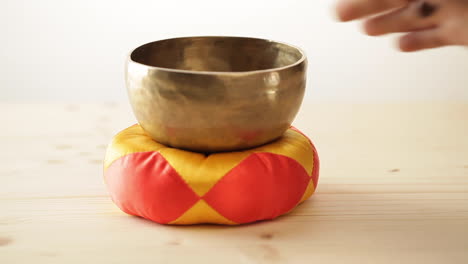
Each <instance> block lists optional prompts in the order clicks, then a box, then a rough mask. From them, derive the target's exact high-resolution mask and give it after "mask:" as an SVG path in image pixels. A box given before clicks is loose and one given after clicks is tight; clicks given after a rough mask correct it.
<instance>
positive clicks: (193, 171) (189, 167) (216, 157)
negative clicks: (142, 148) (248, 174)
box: [159, 148, 250, 197]
mask: <svg viewBox="0 0 468 264" xmlns="http://www.w3.org/2000/svg"><path fill="white" fill-rule="evenodd" d="M159 152H160V153H161V155H162V156H163V157H164V158H165V159H166V161H167V162H168V163H169V164H170V165H171V166H172V168H174V169H175V170H176V171H177V173H178V174H179V175H180V176H181V177H182V178H183V179H184V180H185V182H187V184H188V185H190V187H192V189H193V191H195V193H196V194H198V195H199V196H200V197H201V196H203V195H205V194H206V193H207V192H208V191H209V190H210V189H211V187H213V186H214V185H215V184H216V183H217V182H218V180H219V179H221V178H222V177H224V175H226V174H227V173H228V172H229V171H230V170H231V169H232V168H234V167H235V166H237V165H238V164H239V163H240V162H241V161H242V160H243V159H244V158H246V157H247V156H249V155H250V153H248V152H228V153H217V154H213V155H209V156H205V155H203V154H198V153H194V152H188V151H181V150H178V149H174V148H165V149H161V150H160V151H159Z"/></svg>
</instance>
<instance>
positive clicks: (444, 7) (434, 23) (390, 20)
mask: <svg viewBox="0 0 468 264" xmlns="http://www.w3.org/2000/svg"><path fill="white" fill-rule="evenodd" d="M336 12H337V14H338V18H339V19H340V20H341V21H344V22H345V21H351V20H356V19H361V18H365V19H366V21H365V23H364V30H365V32H366V33H367V34H368V35H371V36H380V35H384V34H388V33H399V32H403V33H407V34H405V35H404V36H402V37H401V38H400V39H399V46H400V49H401V50H402V51H407V52H409V51H417V50H423V49H430V48H436V47H442V46H448V45H465V46H468V0H339V2H338V5H337V6H336Z"/></svg>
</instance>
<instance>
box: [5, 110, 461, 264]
mask: <svg viewBox="0 0 468 264" xmlns="http://www.w3.org/2000/svg"><path fill="white" fill-rule="evenodd" d="M0 123H1V124H2V128H1V130H0V144H1V146H2V149H3V151H2V152H0V163H1V166H0V179H1V184H0V210H1V212H0V263H83V262H92V263H205V264H206V263H314V262H315V263H318V262H320V263H468V137H467V135H468V104H454V103H424V104H422V103H421V104H381V105H377V104H367V105H365V104H361V105H347V104H339V105H338V104H319V105H311V104H305V105H304V106H303V107H302V110H301V113H300V114H299V116H298V118H297V120H296V122H295V125H296V126H297V127H299V128H300V129H301V130H303V131H304V132H306V133H307V134H308V135H309V136H310V137H311V138H312V139H313V140H314V141H315V144H316V146H317V148H318V151H319V155H320V157H321V165H322V166H321V174H320V183H319V188H318V191H317V193H316V194H315V195H314V196H313V197H312V198H311V199H310V200H308V201H306V202H305V203H303V204H302V205H300V206H299V207H298V208H297V210H295V211H293V212H292V213H290V214H289V215H287V216H283V217H280V218H279V219H277V220H275V221H268V222H261V223H257V224H252V225H246V226H240V227H221V226H209V225H202V226H191V227H170V226H162V225H158V224H155V223H152V222H149V221H146V220H143V219H140V218H136V217H131V216H127V215H125V214H123V213H122V212H120V211H119V210H118V209H117V208H116V207H115V206H114V205H113V204H112V202H111V201H110V200H109V198H108V196H107V193H106V190H105V186H104V184H103V180H102V159H103V156H104V151H105V147H106V144H107V143H108V142H109V140H110V138H111V136H112V135H113V134H115V133H116V132H118V131H119V130H121V129H123V128H125V127H127V126H130V125H131V124H133V123H135V120H134V119H133V116H132V114H131V110H130V109H129V107H128V106H127V105H126V104H122V105H119V104H106V105H84V104H83V105H59V104H57V105H41V104H36V105H33V104H28V105H19V104H0Z"/></svg>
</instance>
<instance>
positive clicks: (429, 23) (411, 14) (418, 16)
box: [364, 3, 437, 36]
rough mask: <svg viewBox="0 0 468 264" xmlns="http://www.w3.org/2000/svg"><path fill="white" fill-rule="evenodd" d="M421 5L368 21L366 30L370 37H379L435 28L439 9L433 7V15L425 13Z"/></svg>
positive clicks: (417, 4) (401, 9)
mask: <svg viewBox="0 0 468 264" xmlns="http://www.w3.org/2000/svg"><path fill="white" fill-rule="evenodd" d="M425 6H426V4H425V3H423V4H422V5H421V4H420V3H413V4H410V5H407V6H405V7H403V8H400V9H397V10H394V11H391V12H390V13H387V14H384V15H380V16H377V17H374V18H371V19H369V20H367V21H366V22H365V23H364V30H365V31H366V33H367V34H368V35H371V36H379V35H384V34H388V33H395V32H410V31H419V30H424V29H429V28H433V27H434V25H435V24H436V21H437V17H436V16H434V14H435V12H436V11H437V7H436V6H433V9H432V13H431V14H429V15H428V13H427V12H426V13H424V12H422V11H421V10H426V9H424V7H425Z"/></svg>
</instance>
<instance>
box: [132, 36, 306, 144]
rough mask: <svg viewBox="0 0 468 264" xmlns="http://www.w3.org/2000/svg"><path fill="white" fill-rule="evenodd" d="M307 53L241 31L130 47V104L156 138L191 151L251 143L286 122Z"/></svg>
mask: <svg viewBox="0 0 468 264" xmlns="http://www.w3.org/2000/svg"><path fill="white" fill-rule="evenodd" d="M306 68H307V59H306V56H305V54H304V53H303V52H302V51H301V50H300V49H298V48H296V47H293V46H290V45H288V44H284V43H280V42H275V41H270V40H265V39H256V38H244V37H184V38H174V39H166V40H160V41H156V42H151V43H148V44H145V45H142V46H140V47H138V48H136V49H135V50H133V51H132V52H131V53H130V55H129V57H128V59H127V63H126V85H127V91H128V96H129V100H130V104H131V106H132V109H133V112H134V114H135V117H136V119H137V120H138V122H139V124H140V125H141V127H142V128H143V129H144V130H145V131H146V133H147V134H148V135H150V136H151V137H152V138H153V139H154V140H156V141H158V142H160V143H162V144H165V145H168V146H171V147H175V148H180V149H187V150H191V151H197V152H207V153H212V152H224V151H235V150H241V149H248V148H252V147H256V146H259V145H262V144H265V143H268V142H271V141H273V140H275V139H278V138H279V137H281V136H282V135H283V133H284V132H285V131H286V130H287V129H288V128H289V127H290V125H291V123H292V121H293V120H294V118H295V116H296V114H297V112H298V111H299V108H300V106H301V103H302V100H303V97H304V92H305V87H306Z"/></svg>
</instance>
